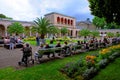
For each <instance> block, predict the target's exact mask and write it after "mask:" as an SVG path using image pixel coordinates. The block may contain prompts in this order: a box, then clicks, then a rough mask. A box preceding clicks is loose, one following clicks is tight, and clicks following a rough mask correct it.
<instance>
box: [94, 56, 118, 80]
mask: <svg viewBox="0 0 120 80" xmlns="http://www.w3.org/2000/svg"><path fill="white" fill-rule="evenodd" d="M92 80H120V58H117V59H116V60H115V61H114V62H113V63H110V64H109V65H108V66H107V67H106V68H105V69H102V70H101V71H100V72H99V73H98V75H97V76H95V77H94V78H93V79H92Z"/></svg>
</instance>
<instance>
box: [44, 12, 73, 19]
mask: <svg viewBox="0 0 120 80" xmlns="http://www.w3.org/2000/svg"><path fill="white" fill-rule="evenodd" d="M51 14H58V15H62V16H66V17H70V18H74V19H75V17H71V16H67V15H64V14H61V13H57V12H51V13H48V14H45V15H44V16H47V15H51Z"/></svg>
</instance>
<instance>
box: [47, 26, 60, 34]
mask: <svg viewBox="0 0 120 80" xmlns="http://www.w3.org/2000/svg"><path fill="white" fill-rule="evenodd" d="M48 28H49V29H48V33H50V34H53V35H55V34H58V33H60V29H58V28H57V27H55V26H49V27H48Z"/></svg>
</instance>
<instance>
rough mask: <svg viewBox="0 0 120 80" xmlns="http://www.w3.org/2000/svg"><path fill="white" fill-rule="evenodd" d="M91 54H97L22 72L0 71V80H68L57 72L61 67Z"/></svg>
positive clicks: (57, 60)
mask: <svg viewBox="0 0 120 80" xmlns="http://www.w3.org/2000/svg"><path fill="white" fill-rule="evenodd" d="M93 53H98V51H90V52H86V53H82V54H77V55H74V56H70V57H66V58H63V59H56V60H52V61H49V62H46V63H42V64H39V65H36V66H33V67H29V68H25V69H22V70H15V69H14V68H12V67H8V68H4V69H0V80H70V79H69V78H68V77H67V76H65V75H63V74H62V73H61V72H60V71H59V70H60V69H61V67H63V66H64V65H65V64H66V63H68V62H72V61H77V60H79V59H80V57H84V56H85V55H88V54H93Z"/></svg>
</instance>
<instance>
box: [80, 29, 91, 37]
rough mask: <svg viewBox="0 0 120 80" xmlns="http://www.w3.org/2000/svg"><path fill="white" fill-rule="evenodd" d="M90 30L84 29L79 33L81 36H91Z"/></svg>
mask: <svg viewBox="0 0 120 80" xmlns="http://www.w3.org/2000/svg"><path fill="white" fill-rule="evenodd" d="M90 33H91V32H90V30H88V29H82V30H81V31H79V35H80V36H89V35H90Z"/></svg>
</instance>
